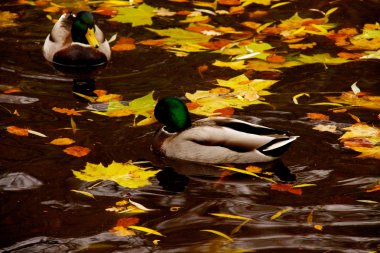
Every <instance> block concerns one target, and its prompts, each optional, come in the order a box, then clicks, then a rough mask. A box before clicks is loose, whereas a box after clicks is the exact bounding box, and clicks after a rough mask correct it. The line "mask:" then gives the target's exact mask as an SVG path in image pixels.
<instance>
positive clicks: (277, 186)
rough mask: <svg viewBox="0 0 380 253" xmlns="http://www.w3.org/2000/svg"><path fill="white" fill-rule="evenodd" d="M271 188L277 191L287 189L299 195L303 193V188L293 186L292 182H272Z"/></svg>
mask: <svg viewBox="0 0 380 253" xmlns="http://www.w3.org/2000/svg"><path fill="white" fill-rule="evenodd" d="M270 188H271V190H276V191H287V192H290V193H292V194H295V195H298V196H301V195H302V189H301V188H293V185H292V184H272V185H271V187H270Z"/></svg>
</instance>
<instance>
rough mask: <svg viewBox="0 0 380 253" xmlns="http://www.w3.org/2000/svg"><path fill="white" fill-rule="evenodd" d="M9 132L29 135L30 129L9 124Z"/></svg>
mask: <svg viewBox="0 0 380 253" xmlns="http://www.w3.org/2000/svg"><path fill="white" fill-rule="evenodd" d="M7 132H8V133H11V134H14V135H18V136H28V135H29V132H28V129H26V128H21V127H16V126H8V127H7Z"/></svg>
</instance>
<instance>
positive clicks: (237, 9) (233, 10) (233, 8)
mask: <svg viewBox="0 0 380 253" xmlns="http://www.w3.org/2000/svg"><path fill="white" fill-rule="evenodd" d="M244 11H245V8H244V7H243V6H231V8H230V14H231V15H234V14H243V13H244Z"/></svg>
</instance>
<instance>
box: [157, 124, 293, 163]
mask: <svg viewBox="0 0 380 253" xmlns="http://www.w3.org/2000/svg"><path fill="white" fill-rule="evenodd" d="M295 139H297V136H289V135H288V134H287V133H286V132H282V131H278V130H275V129H272V128H268V127H264V126H260V125H256V124H251V123H248V122H245V121H242V120H238V119H233V118H225V117H215V118H207V119H202V120H198V121H195V122H194V123H193V124H192V126H191V128H188V129H185V130H183V131H181V132H179V133H170V132H168V131H166V130H165V127H163V128H161V129H160V130H159V131H158V132H157V133H156V135H155V140H154V141H153V146H152V147H153V150H155V151H157V152H159V153H160V154H161V155H163V156H166V157H169V158H174V159H181V160H187V161H193V162H200V163H209V164H217V163H252V162H269V161H273V160H275V159H277V158H279V157H280V156H281V155H282V154H283V153H284V152H285V151H286V150H287V149H288V147H289V145H290V143H291V142H293V141H294V140H295Z"/></svg>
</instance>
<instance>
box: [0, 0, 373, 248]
mask: <svg viewBox="0 0 380 253" xmlns="http://www.w3.org/2000/svg"><path fill="white" fill-rule="evenodd" d="M37 2H39V4H37V5H32V4H30V3H35V2H34V1H32V2H21V3H20V2H17V1H2V3H1V4H0V11H10V12H12V13H17V14H18V18H17V19H16V20H15V22H16V23H17V26H14V27H7V28H6V27H3V28H0V55H1V59H0V80H1V82H0V88H1V89H2V91H4V90H7V89H9V87H13V86H17V87H19V88H20V89H21V92H18V93H11V94H6V95H4V94H3V95H1V96H0V119H1V121H0V123H1V126H2V131H1V132H0V138H1V139H0V140H1V141H0V175H1V176H0V203H1V211H0V251H1V252H17V253H19V252H173V253H174V252H253V251H255V252H376V251H377V252H379V251H380V205H379V203H376V202H380V197H379V191H377V192H366V191H365V189H367V188H369V187H370V186H371V185H374V184H376V183H378V180H379V178H380V171H379V168H380V166H379V165H380V163H379V160H377V159H371V158H368V159H359V158H356V156H357V155H358V153H357V152H355V151H352V150H350V149H348V148H344V147H343V146H342V144H341V143H340V141H339V137H340V136H341V135H342V134H343V131H342V130H341V129H342V128H343V127H345V126H350V125H352V124H354V123H355V120H354V119H353V118H352V117H350V116H349V115H348V114H346V113H340V114H339V113H332V112H331V111H329V110H328V108H331V106H330V107H328V106H327V107H326V106H313V105H310V104H312V103H317V102H323V101H324V102H326V99H325V98H324V96H325V95H326V94H330V95H331V94H332V95H336V96H339V95H340V94H341V92H345V91H350V90H351V88H350V86H351V84H353V83H354V82H356V81H358V86H359V87H360V89H361V90H362V91H364V92H369V93H371V94H372V95H377V96H378V95H380V89H379V87H380V81H379V76H380V63H379V61H378V60H361V61H352V62H349V63H345V64H339V65H327V66H326V65H324V64H320V63H318V64H309V65H303V66H298V67H293V68H288V69H282V72H267V71H264V72H260V71H258V72H252V71H251V72H250V79H276V80H279V82H277V83H276V84H275V85H273V86H272V87H271V88H270V89H269V91H270V92H272V93H273V94H272V95H269V96H265V101H266V102H268V103H270V105H271V106H268V105H254V106H249V107H245V108H244V109H241V110H238V109H237V110H235V116H236V117H241V118H244V119H246V120H251V121H254V122H259V123H260V124H263V125H266V126H269V127H273V128H277V129H282V130H286V131H289V132H291V133H293V134H295V135H298V136H300V138H299V139H298V140H297V141H296V142H295V143H294V144H293V145H292V146H291V148H290V149H289V150H288V152H286V153H285V155H283V157H282V158H281V160H278V161H276V162H273V163H267V164H256V165H257V166H260V167H262V168H263V169H265V171H267V172H271V173H274V179H275V180H276V181H277V182H280V183H289V184H315V186H309V187H304V188H302V189H301V188H300V189H301V190H302V194H299V191H298V194H294V192H293V193H291V192H288V191H278V190H274V189H271V184H272V183H271V182H268V181H266V180H262V179H259V178H255V177H252V176H250V175H246V174H241V173H232V172H231V173H230V174H225V173H224V172H223V170H220V169H219V168H216V167H214V166H208V165H201V164H193V163H189V162H181V161H170V160H167V159H162V158H160V157H157V156H156V155H155V154H153V153H152V152H151V150H150V144H151V140H152V138H153V135H154V133H155V131H156V130H157V129H158V128H159V127H160V125H159V124H158V123H155V124H152V125H148V126H142V127H133V116H129V117H119V118H110V117H105V116H101V115H97V114H94V113H91V112H88V111H87V112H82V116H72V118H73V119H74V120H75V123H76V126H77V131H76V133H73V131H72V126H71V117H70V116H67V115H65V114H60V113H57V112H55V111H53V110H52V108H53V107H58V108H74V109H76V110H86V107H87V106H88V105H89V102H88V101H86V100H85V99H83V98H82V97H79V96H77V95H75V94H74V93H73V91H75V92H79V93H83V94H86V95H91V94H92V90H94V89H99V90H107V91H108V92H109V93H113V94H120V95H122V96H123V100H125V101H130V100H132V99H135V98H138V97H142V96H144V95H146V94H147V93H149V92H150V91H153V90H154V91H155V93H154V97H155V98H161V97H164V96H169V95H170V96H178V97H183V96H184V94H185V93H186V92H191V93H193V92H195V91H196V90H201V89H204V90H206V89H211V88H214V87H215V83H216V79H229V78H232V77H235V76H237V75H239V74H241V73H244V72H245V71H244V70H239V71H235V70H231V69H228V68H218V67H215V66H212V63H213V62H214V61H215V59H221V58H223V57H221V56H220V55H219V54H211V53H208V52H203V53H190V54H189V55H188V56H186V57H179V56H176V55H175V54H174V53H171V52H167V51H166V50H164V49H162V48H160V47H156V46H143V45H137V48H136V49H135V50H132V51H123V52H116V51H115V52H113V53H112V59H111V61H110V62H109V64H108V65H107V66H106V67H105V68H104V69H102V70H100V71H99V72H98V73H96V75H95V76H92V77H91V78H87V79H86V81H87V84H83V82H84V81H83V80H84V79H83V78H81V79H80V80H74V79H73V77H72V76H70V75H67V73H66V74H65V73H62V72H60V71H58V70H56V69H55V68H54V67H53V66H51V65H50V64H49V63H47V62H46V61H45V59H44V58H43V56H42V52H41V48H42V45H43V42H44V40H45V37H46V35H47V34H48V33H49V32H50V30H51V28H52V26H53V24H52V22H51V21H50V20H49V19H47V17H46V15H47V14H49V15H51V16H53V17H54V18H57V17H59V15H60V13H59V12H57V13H47V12H44V11H43V9H44V8H47V6H54V5H51V3H48V2H47V3H43V1H37ZM37 2H36V3H37ZM41 2H42V3H41ZM54 3H55V4H57V5H59V6H66V5H67V6H69V9H72V10H73V11H75V12H76V11H78V10H79V9H84V8H86V9H88V10H95V9H96V7H97V3H93V4H91V3H88V2H87V1H83V2H82V1H79V2H77V4H72V3H71V1H54ZM145 3H146V4H148V5H151V6H154V7H157V8H158V7H165V8H170V9H172V10H176V11H179V10H193V9H194V8H203V7H195V6H193V5H191V4H190V3H184V4H183V3H176V2H169V1H146V2H145ZM275 3H276V2H275ZM45 4H47V5H45ZM332 7H338V8H339V9H338V11H339V12H338V14H336V15H333V14H332V15H331V22H334V23H339V24H340V27H356V28H358V29H361V28H362V27H363V25H364V24H366V23H374V22H379V21H380V20H379V16H378V13H380V1H376V0H372V1H359V0H353V1H343V0H342V1H333V2H329V1H292V2H291V3H290V4H288V5H284V6H283V7H278V8H274V9H273V10H270V9H269V7H268V6H260V5H256V4H252V5H250V6H248V7H247V9H246V10H250V11H254V10H257V9H259V10H266V11H270V13H271V14H270V17H271V18H272V19H273V17H276V19H277V20H279V19H287V18H289V17H290V16H292V15H293V14H294V13H295V12H299V13H300V14H304V15H306V14H307V15H309V17H313V18H314V17H318V15H317V14H318V13H316V12H313V11H310V9H318V10H324V11H326V10H328V9H331V8H332ZM301 16H302V15H301ZM95 17H96V19H97V23H98V25H99V27H101V28H102V30H103V31H104V32H105V34H106V37H107V38H110V37H111V36H112V35H113V34H115V33H118V34H119V36H124V37H133V38H134V39H136V40H137V41H141V40H146V39H157V36H153V35H152V33H150V32H147V31H146V30H145V29H143V27H132V26H131V25H130V24H123V23H117V22H109V21H107V19H109V17H107V16H102V15H99V14H95ZM244 20H246V16H244V14H241V15H235V16H227V17H226V16H222V15H221V17H219V18H218V20H217V21H218V24H217V25H218V26H226V27H227V26H235V27H239V26H238V22H241V21H244ZM256 21H257V20H256ZM259 21H260V22H261V23H265V22H269V21H271V19H270V18H269V17H268V16H267V17H264V18H263V19H262V20H259ZM171 22H172V21H171V20H170V18H157V19H154V23H153V25H152V27H154V28H156V29H166V28H169V27H174V26H175V25H173V24H172V23H171ZM175 24H176V25H178V23H175ZM214 25H216V24H215V23H214ZM239 29H242V27H239ZM319 40H320V41H318V43H320V46H319V47H317V48H314V49H310V50H309V51H305V52H302V53H305V54H306V53H308V54H313V53H322V52H327V53H331V54H336V53H337V52H339V49H338V48H337V47H335V46H334V43H332V42H331V41H328V40H327V39H319ZM271 43H273V44H276V43H279V41H278V39H277V41H276V38H272V41H271ZM227 58H228V57H224V58H223V59H224V60H227ZM205 64H206V65H208V66H209V69H208V70H207V71H205V72H204V73H203V74H202V75H200V74H199V71H198V67H199V66H201V65H205ZM78 82H79V84H78ZM303 92H307V93H309V94H311V97H310V98H307V97H302V98H299V101H300V104H299V105H297V104H294V103H293V100H292V98H293V96H294V95H296V94H299V93H303ZM17 96H22V97H17ZM25 97H26V98H25ZM301 102H302V103H301ZM15 111H17V113H18V115H15V114H14V113H13V112H15ZM309 112H315V113H322V114H328V115H329V116H330V121H329V122H328V124H330V125H331V124H332V125H336V126H338V131H336V132H335V133H330V132H319V131H316V130H313V129H312V128H313V126H315V125H317V124H319V122H316V121H313V120H310V119H308V118H307V117H306V114H307V113H309ZM349 112H350V113H351V114H353V115H356V116H357V117H359V118H360V120H361V121H362V122H367V123H368V124H369V125H372V126H376V125H377V126H379V120H378V116H377V115H378V114H379V111H376V110H368V109H363V108H351V109H350V111H349ZM192 116H193V117H194V119H197V118H201V116H196V115H192ZM7 126H18V127H22V128H28V129H32V130H34V131H38V132H40V133H43V134H44V135H46V136H48V137H47V138H46V137H45V138H43V137H40V136H36V135H29V136H27V137H25V136H17V135H12V134H10V133H8V132H7V131H6V127H7ZM59 137H68V138H72V139H74V140H75V141H76V144H78V145H80V146H84V147H88V148H90V149H91V152H90V153H89V154H88V155H87V156H84V157H80V158H78V157H74V156H71V155H68V154H65V153H64V152H62V150H63V148H61V147H59V146H53V145H50V144H48V143H49V142H50V141H51V140H53V139H55V138H59ZM129 160H132V161H149V162H150V163H149V164H148V165H150V166H152V167H154V168H156V169H161V172H160V173H159V174H158V175H157V176H156V177H154V178H152V179H151V182H152V185H150V186H146V187H142V188H137V189H129V188H124V187H121V186H119V185H117V184H116V183H114V182H112V181H104V182H102V183H101V184H99V185H96V186H94V183H87V182H83V181H80V180H78V179H76V178H75V177H74V175H73V173H72V170H82V169H84V167H85V165H86V163H87V162H90V163H95V164H98V163H102V164H104V165H107V164H110V163H111V162H112V161H116V162H128V161H129ZM239 168H244V166H239ZM91 186H94V187H92V188H90V189H89V187H91ZM71 190H82V191H88V192H91V193H92V194H93V195H94V196H95V198H94V199H93V198H90V197H87V196H84V195H82V194H78V193H75V192H72V191H71ZM296 193H297V192H296ZM123 199H126V200H128V199H131V200H133V201H135V202H137V203H140V204H142V205H144V206H145V207H147V208H149V209H154V210H152V211H149V212H145V213H138V214H130V213H125V214H117V213H114V212H108V211H106V210H105V209H107V208H110V207H112V206H115V203H116V202H117V201H120V200H123ZM358 200H370V201H372V202H369V201H367V202H359V201H358ZM280 210H285V211H284V212H283V213H282V215H280V216H279V217H278V218H273V219H271V217H272V216H273V215H274V214H276V213H278V211H280ZM210 213H222V214H231V215H238V216H244V217H248V218H251V219H252V220H250V221H249V222H247V223H245V224H243V225H242V226H241V227H239V228H240V229H237V227H238V226H239V225H240V224H241V223H242V220H237V219H229V218H226V217H215V216H212V215H210ZM128 217H138V218H139V223H138V224H137V225H138V226H143V227H147V228H151V229H154V230H157V231H159V232H160V233H162V234H163V235H165V237H160V236H157V235H152V234H150V235H149V234H147V233H144V232H140V231H135V232H136V234H137V235H135V236H116V235H115V234H114V233H112V232H110V230H111V229H112V228H113V227H114V226H116V223H117V221H118V219H121V218H128ZM314 225H320V226H322V227H318V226H317V227H316V228H322V230H320V229H316V228H314V227H313V226H314ZM234 229H235V231H234ZM201 230H216V231H220V232H223V233H225V234H227V235H229V236H231V237H232V238H233V241H229V240H227V239H225V238H223V237H221V236H218V235H216V234H213V233H209V232H204V231H201ZM233 231H234V232H235V233H234V232H233ZM155 240H159V241H158V242H157V241H155Z"/></svg>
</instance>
